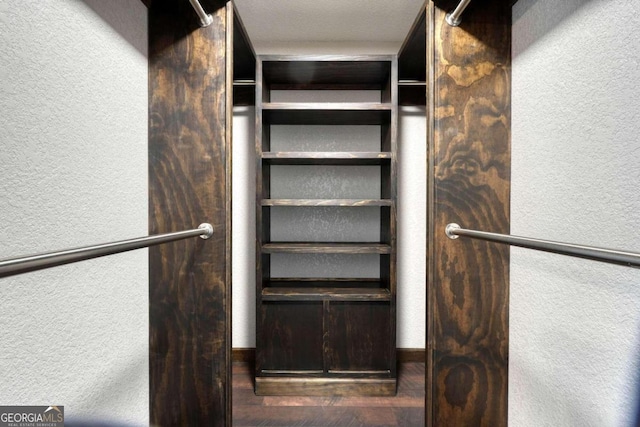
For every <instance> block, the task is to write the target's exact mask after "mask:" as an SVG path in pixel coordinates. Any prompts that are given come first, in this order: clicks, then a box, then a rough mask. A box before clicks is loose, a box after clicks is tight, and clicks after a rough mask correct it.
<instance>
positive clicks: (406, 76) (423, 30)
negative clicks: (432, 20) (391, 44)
mask: <svg viewBox="0 0 640 427" xmlns="http://www.w3.org/2000/svg"><path fill="white" fill-rule="evenodd" d="M398 79H399V80H412V81H418V82H424V81H426V79H427V9H426V6H422V9H420V12H419V13H418V16H417V17H416V19H415V21H414V22H413V25H412V26H411V29H410V30H409V34H408V35H407V37H406V38H405V39H404V42H403V43H402V47H400V52H399V53H398Z"/></svg>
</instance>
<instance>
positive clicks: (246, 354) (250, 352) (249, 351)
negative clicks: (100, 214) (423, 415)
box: [232, 348, 426, 404]
mask: <svg viewBox="0 0 640 427" xmlns="http://www.w3.org/2000/svg"><path fill="white" fill-rule="evenodd" d="M425 358H426V355H425V350H424V348H398V349H396V359H397V360H398V366H399V367H400V368H399V371H400V372H402V367H403V366H407V364H410V365H413V364H416V363H419V364H421V365H422V366H423V369H422V376H416V377H415V378H413V381H414V382H416V383H421V387H422V391H423V392H424V363H425ZM232 359H233V362H234V368H233V369H234V375H235V373H236V371H237V368H236V366H237V364H235V362H245V363H248V365H249V366H253V365H254V363H255V360H256V349H255V348H233V350H232ZM246 370H247V372H248V369H246ZM403 382H406V377H403V376H402V375H400V376H399V378H398V395H399V396H401V395H402V388H403ZM233 387H234V389H235V388H236V387H237V384H236V382H235V379H234V383H233ZM367 399H368V398H367ZM365 400H366V399H365ZM422 404H424V402H423V403H422Z"/></svg>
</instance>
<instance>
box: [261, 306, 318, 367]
mask: <svg viewBox="0 0 640 427" xmlns="http://www.w3.org/2000/svg"><path fill="white" fill-rule="evenodd" d="M261 312H262V313H261V314H262V322H261V323H262V337H263V344H262V345H261V346H260V347H259V349H258V351H259V354H258V362H259V363H258V369H260V370H277V371H306V370H322V368H323V364H322V302H321V301H318V302H275V303H271V302H269V303H264V304H263V305H262V309H261Z"/></svg>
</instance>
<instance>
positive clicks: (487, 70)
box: [426, 0, 511, 427]
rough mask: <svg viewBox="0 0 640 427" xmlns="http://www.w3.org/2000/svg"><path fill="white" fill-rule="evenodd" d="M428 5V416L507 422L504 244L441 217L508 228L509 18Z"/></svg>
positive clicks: (496, 6)
mask: <svg viewBox="0 0 640 427" xmlns="http://www.w3.org/2000/svg"><path fill="white" fill-rule="evenodd" d="M449 6H450V2H446V1H442V2H435V4H434V3H431V5H430V6H429V10H428V14H430V15H429V17H428V19H429V23H428V30H427V31H428V36H429V37H428V43H427V45H428V48H427V49H428V51H427V58H428V61H429V65H428V72H430V73H433V74H432V75H430V80H429V85H428V86H429V99H428V109H427V110H428V114H429V116H428V120H427V122H428V123H429V125H430V126H432V128H429V129H428V138H429V160H428V161H429V172H428V194H429V200H428V209H429V213H428V220H429V225H428V233H429V236H430V239H429V244H428V245H429V246H428V261H427V262H428V267H427V271H428V284H427V287H428V297H427V298H428V301H427V313H428V316H429V317H428V325H427V331H428V332H427V334H428V336H427V339H428V341H427V343H428V344H427V345H428V348H429V354H428V362H427V408H426V416H427V425H428V426H441V425H490V426H496V427H499V426H506V425H507V398H508V396H507V385H508V384H507V383H508V351H509V348H508V342H509V340H508V337H509V324H508V315H509V248H508V247H506V246H500V245H496V244H493V243H487V242H480V241H471V240H469V239H459V240H455V241H453V240H450V239H448V238H447V237H446V235H445V233H444V228H445V225H446V224H447V223H449V222H456V223H458V224H460V225H461V226H462V227H465V228H472V229H480V230H491V231H495V232H498V233H506V234H508V233H509V217H510V214H509V199H510V167H511V151H510V130H511V93H510V90H511V82H510V80H511V51H510V47H511V21H510V16H511V14H510V5H509V4H507V3H505V2H504V0H489V1H488V2H486V3H485V4H482V5H476V6H474V4H473V3H472V5H471V6H470V7H469V10H468V11H467V12H466V13H465V15H464V19H463V22H462V24H461V26H460V27H451V26H449V25H448V24H446V23H445V15H446V12H447V11H448V10H450V9H449Z"/></svg>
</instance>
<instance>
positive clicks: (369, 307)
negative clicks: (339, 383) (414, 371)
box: [326, 301, 392, 373]
mask: <svg viewBox="0 0 640 427" xmlns="http://www.w3.org/2000/svg"><path fill="white" fill-rule="evenodd" d="M390 328H391V311H390V304H389V303H388V302H334V301H332V302H331V303H330V304H329V310H328V328H327V329H328V338H329V339H328V343H327V344H328V345H327V348H326V353H327V362H328V369H329V372H335V373H338V372H340V371H376V372H378V371H391V366H390V364H391V360H392V359H391V338H390V337H391V333H390V332H391V331H390Z"/></svg>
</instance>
